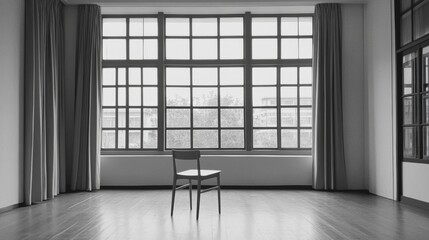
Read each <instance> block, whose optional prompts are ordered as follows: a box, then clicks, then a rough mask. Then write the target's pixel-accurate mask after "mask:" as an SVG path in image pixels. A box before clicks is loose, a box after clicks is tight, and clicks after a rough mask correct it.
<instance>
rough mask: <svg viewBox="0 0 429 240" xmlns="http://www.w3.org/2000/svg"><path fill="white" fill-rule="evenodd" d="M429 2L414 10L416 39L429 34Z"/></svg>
mask: <svg viewBox="0 0 429 240" xmlns="http://www.w3.org/2000/svg"><path fill="white" fill-rule="evenodd" d="M428 13H429V1H426V2H424V3H422V4H421V5H419V6H418V7H416V8H414V20H413V24H414V39H418V38H420V37H423V36H424V35H426V34H428V33H429V14H428Z"/></svg>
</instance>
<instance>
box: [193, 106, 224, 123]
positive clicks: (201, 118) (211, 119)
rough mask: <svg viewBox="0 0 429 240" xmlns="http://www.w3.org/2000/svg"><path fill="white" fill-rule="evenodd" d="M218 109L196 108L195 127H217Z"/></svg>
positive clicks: (194, 115)
mask: <svg viewBox="0 0 429 240" xmlns="http://www.w3.org/2000/svg"><path fill="white" fill-rule="evenodd" d="M217 113H218V112H217V109H194V114H193V117H194V121H193V124H194V127H217V126H218V121H217V118H218V115H217Z"/></svg>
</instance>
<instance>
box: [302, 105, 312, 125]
mask: <svg viewBox="0 0 429 240" xmlns="http://www.w3.org/2000/svg"><path fill="white" fill-rule="evenodd" d="M312 114H313V112H312V111H311V108H301V109H300V110H299V122H300V123H299V125H300V127H311V126H313V123H312V119H313V116H312Z"/></svg>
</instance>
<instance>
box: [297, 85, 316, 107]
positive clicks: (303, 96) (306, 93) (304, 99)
mask: <svg viewBox="0 0 429 240" xmlns="http://www.w3.org/2000/svg"><path fill="white" fill-rule="evenodd" d="M312 99H313V90H312V88H311V87H300V88H299V104H300V105H311V104H312Z"/></svg>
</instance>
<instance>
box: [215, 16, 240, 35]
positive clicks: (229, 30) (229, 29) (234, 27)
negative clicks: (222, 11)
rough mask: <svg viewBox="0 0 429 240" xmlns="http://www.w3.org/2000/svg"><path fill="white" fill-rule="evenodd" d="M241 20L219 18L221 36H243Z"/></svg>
mask: <svg viewBox="0 0 429 240" xmlns="http://www.w3.org/2000/svg"><path fill="white" fill-rule="evenodd" d="M243 28H244V26H243V18H220V35H221V36H243Z"/></svg>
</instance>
